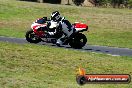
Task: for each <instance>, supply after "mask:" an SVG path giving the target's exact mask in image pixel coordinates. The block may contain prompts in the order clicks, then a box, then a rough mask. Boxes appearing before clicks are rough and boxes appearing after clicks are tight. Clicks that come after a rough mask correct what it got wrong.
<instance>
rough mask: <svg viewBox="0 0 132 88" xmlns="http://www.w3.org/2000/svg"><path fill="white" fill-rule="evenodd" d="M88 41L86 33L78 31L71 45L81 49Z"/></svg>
mask: <svg viewBox="0 0 132 88" xmlns="http://www.w3.org/2000/svg"><path fill="white" fill-rule="evenodd" d="M86 43H87V38H86V36H85V35H84V34H81V33H77V34H75V35H74V36H73V38H72V39H71V41H70V43H69V45H70V46H71V47H72V48H75V49H81V48H82V47H83V46H85V44H86Z"/></svg>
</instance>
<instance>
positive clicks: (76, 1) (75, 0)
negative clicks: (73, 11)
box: [72, 0, 85, 6]
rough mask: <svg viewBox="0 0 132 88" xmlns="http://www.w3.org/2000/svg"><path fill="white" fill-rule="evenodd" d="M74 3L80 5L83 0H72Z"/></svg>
mask: <svg viewBox="0 0 132 88" xmlns="http://www.w3.org/2000/svg"><path fill="white" fill-rule="evenodd" d="M72 1H73V2H74V4H75V5H77V6H79V5H81V4H82V3H83V2H84V1H85V0H72Z"/></svg>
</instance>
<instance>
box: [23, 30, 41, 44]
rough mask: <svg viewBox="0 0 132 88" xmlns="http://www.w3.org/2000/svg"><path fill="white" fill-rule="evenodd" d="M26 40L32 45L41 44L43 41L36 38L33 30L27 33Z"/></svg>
mask: <svg viewBox="0 0 132 88" xmlns="http://www.w3.org/2000/svg"><path fill="white" fill-rule="evenodd" d="M25 37H26V40H27V41H28V42H30V43H39V42H41V39H40V38H38V37H37V36H36V34H35V33H34V32H33V30H32V29H30V30H29V31H27V32H26V35H25Z"/></svg>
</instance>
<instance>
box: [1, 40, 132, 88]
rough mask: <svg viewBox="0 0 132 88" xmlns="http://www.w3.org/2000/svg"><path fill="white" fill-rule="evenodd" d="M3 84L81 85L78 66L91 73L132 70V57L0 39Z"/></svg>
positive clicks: (102, 87) (7, 87)
mask: <svg viewBox="0 0 132 88" xmlns="http://www.w3.org/2000/svg"><path fill="white" fill-rule="evenodd" d="M0 46H1V47H0V87H1V88H79V87H80V86H79V85H78V84H77V83H76V80H75V79H76V77H75V76H76V69H77V68H78V67H79V66H81V67H84V68H86V71H87V73H89V74H90V73H91V74H104V73H105V74H123V73H124V74H130V75H132V70H131V69H132V64H131V63H132V58H131V57H120V56H117V57H113V56H108V55H104V54H96V53H90V52H80V51H76V50H68V49H62V48H55V47H48V46H43V45H40V46H39V45H32V44H22V45H19V44H12V43H3V42H0ZM131 86H132V83H130V84H87V85H84V86H82V88H119V87H120V88H131Z"/></svg>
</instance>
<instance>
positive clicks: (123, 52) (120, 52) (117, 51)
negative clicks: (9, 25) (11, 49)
mask: <svg viewBox="0 0 132 88" xmlns="http://www.w3.org/2000/svg"><path fill="white" fill-rule="evenodd" d="M0 41H2V42H11V43H18V44H25V43H28V42H27V41H26V39H24V38H14V37H4V36H0ZM38 44H39V45H47V46H52V47H57V46H56V45H55V44H52V43H46V42H40V43H38ZM60 48H65V49H73V48H71V47H70V46H69V45H66V46H65V45H64V46H61V47H60ZM74 50H80V51H85V52H96V53H105V54H108V55H112V56H132V49H128V48H117V47H107V46H96V45H85V46H84V47H83V48H82V49H74Z"/></svg>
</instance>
